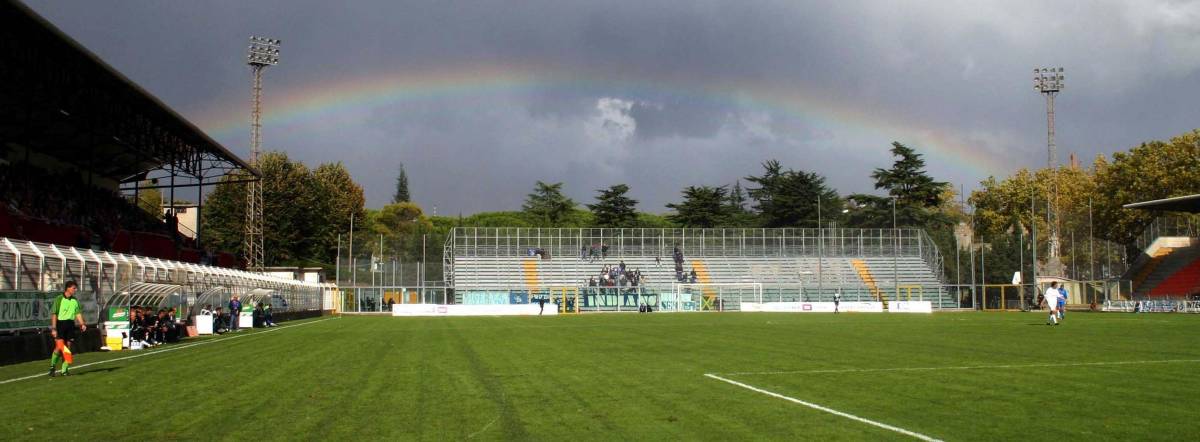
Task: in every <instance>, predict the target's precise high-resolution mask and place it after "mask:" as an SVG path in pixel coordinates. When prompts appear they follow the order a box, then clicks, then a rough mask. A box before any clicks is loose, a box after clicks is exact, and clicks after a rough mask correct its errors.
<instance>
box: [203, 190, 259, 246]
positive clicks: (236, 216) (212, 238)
mask: <svg viewBox="0 0 1200 442" xmlns="http://www.w3.org/2000/svg"><path fill="white" fill-rule="evenodd" d="M246 179H249V175H246V174H242V173H234V174H230V175H226V176H223V177H221V180H220V181H219V182H218V183H217V185H216V187H215V188H213V190H212V192H211V193H209V194H208V196H207V197H206V198H205V199H204V208H203V209H202V210H201V212H200V231H201V239H202V240H203V241H204V244H203V245H204V246H205V247H207V248H210V249H213V250H217V251H223V252H229V253H233V254H235V255H237V256H241V255H242V250H243V249H242V245H243V244H242V241H244V239H245V234H246V228H245V226H246V183H244V182H237V181H243V180H246Z"/></svg>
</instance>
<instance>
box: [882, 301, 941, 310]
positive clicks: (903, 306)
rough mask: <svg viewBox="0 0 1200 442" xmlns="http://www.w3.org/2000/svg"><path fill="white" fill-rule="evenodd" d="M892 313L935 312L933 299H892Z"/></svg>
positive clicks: (890, 306)
mask: <svg viewBox="0 0 1200 442" xmlns="http://www.w3.org/2000/svg"><path fill="white" fill-rule="evenodd" d="M888 311H889V312H892V313H933V302H931V301H892V302H891V303H889V304H888Z"/></svg>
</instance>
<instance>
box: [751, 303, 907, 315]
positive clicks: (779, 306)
mask: <svg viewBox="0 0 1200 442" xmlns="http://www.w3.org/2000/svg"><path fill="white" fill-rule="evenodd" d="M833 308H834V305H833V303H832V302H763V303H758V302H743V303H742V311H744V312H768V313H833ZM837 310H838V311H840V312H857V313H883V303H882V302H857V301H855V302H842V303H841V304H839V305H838V306H837Z"/></svg>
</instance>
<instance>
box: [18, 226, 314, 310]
mask: <svg viewBox="0 0 1200 442" xmlns="http://www.w3.org/2000/svg"><path fill="white" fill-rule="evenodd" d="M68 280H74V281H76V282H77V283H78V284H79V290H78V292H77V295H76V296H78V297H79V299H80V301H81V302H82V304H83V307H84V318H85V319H86V320H87V321H88V322H89V323H97V322H100V321H103V320H104V318H102V317H101V312H102V311H104V309H105V308H108V307H117V306H128V305H142V306H160V305H161V306H171V307H176V308H181V309H182V310H183V311H184V312H189V310H192V311H191V313H195V311H194V310H197V309H199V308H200V307H201V306H203V305H204V304H212V305H214V306H219V305H222V304H224V303H226V302H228V300H229V298H230V297H232V295H235V294H236V295H239V297H241V298H242V299H243V302H246V301H247V300H249V299H260V300H265V301H268V302H269V301H271V300H274V301H275V304H274V306H273V308H276V309H280V310H276V311H277V312H279V313H284V312H289V311H291V312H297V311H310V310H322V309H324V308H325V307H324V306H323V300H324V298H326V296H325V294H326V292H327V291H329V290H331V289H332V286H331V285H328V284H316V283H307V282H302V281H295V280H290V279H283V278H278V277H273V276H268V275H263V274H259V273H252V272H246V271H241V270H234V269H226V268H221V267H210V266H204V265H198V264H193V263H186V262H176V261H168V260H161V259H157V258H146V257H142V256H136V255H125V254H120V253H110V252H104V251H95V250H90V249H78V248H74V247H65V246H58V245H53V244H43V243H34V242H30V241H19V240H13V239H9V238H0V292H10V293H11V292H24V293H28V292H53V291H59V290H61V289H62V285H63V284H64V283H65V282H66V281H68ZM181 316H182V315H181Z"/></svg>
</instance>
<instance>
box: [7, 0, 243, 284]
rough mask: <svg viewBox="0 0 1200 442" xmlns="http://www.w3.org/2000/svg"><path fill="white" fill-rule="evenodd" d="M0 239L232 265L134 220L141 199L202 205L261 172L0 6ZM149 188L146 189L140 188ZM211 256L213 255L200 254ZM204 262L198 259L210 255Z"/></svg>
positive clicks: (26, 14)
mask: <svg viewBox="0 0 1200 442" xmlns="http://www.w3.org/2000/svg"><path fill="white" fill-rule="evenodd" d="M0 168H3V171H4V173H3V174H2V175H3V176H4V177H5V178H6V179H0V191H3V193H4V195H3V197H4V199H5V202H6V203H7V204H5V207H4V209H3V210H0V236H5V237H9V238H15V239H20V240H32V241H41V242H47V243H54V244H60V245H73V246H86V247H89V248H92V247H98V248H101V249H104V250H112V251H117V252H122V253H134V254H139V255H147V256H153V257H157V258H162V259H172V260H182V261H188V262H199V261H201V258H208V259H206V262H213V263H220V264H223V265H225V266H234V265H236V259H234V257H233V255H230V254H223V253H221V251H206V250H205V248H204V247H203V242H202V238H197V239H196V240H195V241H193V240H191V239H187V238H179V235H178V232H177V227H176V226H175V225H174V224H172V223H170V222H169V221H170V220H171V219H170V217H167V218H166V219H162V218H161V217H159V216H157V215H158V214H149V213H146V212H145V211H138V210H137V208H136V206H135V205H134V204H132V203H124V204H122V201H123V200H129V199H132V200H133V201H137V199H138V196H139V195H138V194H139V192H141V191H142V190H144V189H145V188H147V187H150V188H155V189H161V191H162V193H163V199H164V202H165V203H166V206H167V207H173V206H174V203H175V201H176V199H177V198H182V197H187V198H189V199H191V200H192V201H193V202H196V203H198V209H199V210H200V214H201V216H203V198H202V197H203V195H204V186H206V185H209V186H211V185H214V184H215V183H216V181H217V180H220V179H221V178H222V177H225V176H228V175H231V174H236V176H238V177H246V178H245V179H257V177H259V173H258V171H256V170H254V168H252V167H250V166H249V165H248V164H247V163H246V162H245V161H243V160H242V159H240V158H238V157H237V156H236V155H234V154H232V153H231V152H229V150H227V149H225V148H224V147H223V146H221V145H220V144H218V143H217V142H215V141H213V140H212V139H211V138H209V137H208V136H207V135H205V134H204V133H203V132H202V131H200V130H199V129H197V128H196V127H195V126H194V125H192V124H191V123H190V122H188V121H187V120H185V119H184V118H183V117H181V116H180V115H179V114H178V113H176V112H175V111H173V110H171V109H170V108H169V107H167V106H166V105H165V104H163V103H162V102H161V101H160V100H158V99H157V98H155V97H154V96H153V95H151V94H150V93H148V92H146V91H145V90H143V89H142V88H141V87H139V86H138V85H136V84H134V83H133V82H132V81H130V80H129V79H128V78H126V77H125V76H124V75H121V74H120V73H119V72H117V71H116V70H114V69H113V68H112V67H110V66H109V65H107V64H106V63H104V62H103V61H101V60H100V59H99V58H97V57H96V56H95V55H94V54H92V53H91V52H89V51H88V50H86V49H84V48H83V47H82V46H81V45H79V44H78V43H77V42H75V41H74V40H72V39H71V38H70V37H67V36H66V35H64V34H63V33H62V32H61V31H59V30H58V29H56V28H55V27H54V26H52V25H50V24H49V23H48V22H46V21H45V20H44V19H42V18H41V17H39V16H37V15H36V14H35V13H33V12H32V11H30V10H29V9H28V8H26V7H25V6H23V5H20V4H19V3H16V2H10V1H0ZM143 183H149V184H143ZM206 252H208V253H206ZM206 254H207V255H210V256H205V255H206Z"/></svg>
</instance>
